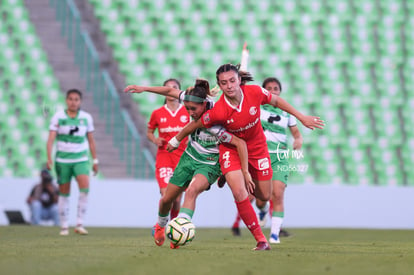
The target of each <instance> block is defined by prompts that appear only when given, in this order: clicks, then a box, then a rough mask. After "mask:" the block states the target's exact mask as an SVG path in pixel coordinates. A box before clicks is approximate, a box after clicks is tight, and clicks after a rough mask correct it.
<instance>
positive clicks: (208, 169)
mask: <svg viewBox="0 0 414 275" xmlns="http://www.w3.org/2000/svg"><path fill="white" fill-rule="evenodd" d="M197 174H201V175H204V176H205V177H206V178H207V180H208V183H209V184H210V185H211V184H213V183H214V182H216V180H217V179H218V177H219V176H220V175H221V170H220V164H219V163H217V164H215V165H208V164H205V163H200V162H198V161H195V160H194V159H192V158H191V157H190V156H189V155H188V154H187V153H185V152H184V153H183V154H182V156H181V158H180V162H178V164H177V167H175V169H174V174H173V176H172V177H171V179H170V183H172V184H174V185H177V186H179V187H187V186H188V185H189V184H190V182H191V180H192V179H193V177H194V176H195V175H197Z"/></svg>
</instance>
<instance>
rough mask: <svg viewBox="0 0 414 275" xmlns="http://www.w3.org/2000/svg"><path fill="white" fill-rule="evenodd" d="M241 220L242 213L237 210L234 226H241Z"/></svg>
mask: <svg viewBox="0 0 414 275" xmlns="http://www.w3.org/2000/svg"><path fill="white" fill-rule="evenodd" d="M240 220H241V217H240V214H239V212H237V216H236V220H235V221H234V223H233V226H232V228H239V224H240Z"/></svg>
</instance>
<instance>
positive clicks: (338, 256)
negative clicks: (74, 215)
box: [0, 226, 414, 275]
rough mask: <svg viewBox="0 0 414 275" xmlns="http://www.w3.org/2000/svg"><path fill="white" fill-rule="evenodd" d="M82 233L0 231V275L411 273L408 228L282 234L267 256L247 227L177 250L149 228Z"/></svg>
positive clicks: (413, 246) (202, 236) (413, 244)
mask: <svg viewBox="0 0 414 275" xmlns="http://www.w3.org/2000/svg"><path fill="white" fill-rule="evenodd" d="M88 230H89V233H90V234H89V235H88V236H79V235H75V234H74V233H73V231H71V234H70V235H69V236H67V237H61V236H59V235H58V232H59V229H58V228H56V227H31V226H2V227H0V274H4V275H6V274H7V275H8V274H78V275H82V274H99V275H101V274H226V275H233V274H293V275H296V274H335V275H338V274H351V275H358V274H364V275H366V274H375V275H379V274H387V275H388V274H392V275H399V274H414V231H412V230H352V229H289V231H290V232H291V233H292V234H293V236H292V237H289V238H282V243H281V244H276V245H272V250H271V251H252V250H251V249H252V248H253V247H254V246H255V241H254V240H253V237H252V236H251V235H250V233H249V232H248V231H247V230H246V229H243V230H242V236H241V237H233V236H232V235H231V232H230V230H229V229H224V228H220V229H210V228H208V229H207V228H197V232H196V237H195V239H194V241H193V242H192V243H190V244H189V245H187V246H183V247H181V248H179V249H177V250H172V249H170V248H169V243H168V242H167V241H166V242H165V243H164V245H163V246H162V247H157V246H156V245H155V244H154V242H153V239H152V237H151V235H150V234H151V233H150V232H151V230H150V229H149V228H146V229H143V228H96V227H90V228H88ZM268 231H269V229H265V233H266V234H268Z"/></svg>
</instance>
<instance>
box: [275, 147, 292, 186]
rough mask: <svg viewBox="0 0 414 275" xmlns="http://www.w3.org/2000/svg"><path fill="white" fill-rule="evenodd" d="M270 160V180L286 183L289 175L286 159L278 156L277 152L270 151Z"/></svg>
mask: <svg viewBox="0 0 414 275" xmlns="http://www.w3.org/2000/svg"><path fill="white" fill-rule="evenodd" d="M270 161H271V163H272V169H273V177H272V180H279V181H281V182H283V183H284V184H287V181H288V177H289V162H288V161H287V159H285V158H282V157H280V159H279V157H278V154H277V153H270Z"/></svg>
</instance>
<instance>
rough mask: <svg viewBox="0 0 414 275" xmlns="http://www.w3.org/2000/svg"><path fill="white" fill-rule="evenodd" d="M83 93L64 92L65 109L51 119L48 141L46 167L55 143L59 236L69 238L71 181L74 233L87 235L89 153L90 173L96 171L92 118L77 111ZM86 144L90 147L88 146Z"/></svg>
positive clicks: (49, 163) (50, 165) (49, 166)
mask: <svg viewBox="0 0 414 275" xmlns="http://www.w3.org/2000/svg"><path fill="white" fill-rule="evenodd" d="M81 100H82V93H81V92H80V91H79V90H77V89H71V90H69V91H67V93H66V105H67V109H66V110H62V111H58V112H57V113H56V114H55V115H54V116H53V117H52V119H51V122H50V126H49V138H48V140H47V168H48V169H51V168H52V166H53V161H52V151H53V144H54V142H55V139H56V140H57V142H56V156H55V170H56V174H57V180H58V184H59V200H58V208H59V216H60V224H61V231H60V235H62V236H66V235H69V229H68V228H69V195H70V182H71V180H72V177H75V179H76V181H77V182H78V186H79V200H78V215H77V223H76V227H75V233H78V234H81V235H87V234H88V231H87V230H86V229H85V228H84V227H83V222H84V216H85V213H86V210H87V205H88V192H89V171H90V167H89V151H90V152H91V155H92V158H93V171H94V173H95V174H96V173H97V172H98V159H97V157H96V149H95V140H94V138H93V131H94V126H93V119H92V116H91V115H90V114H89V113H87V112H85V111H82V110H80V104H81ZM88 144H89V147H88Z"/></svg>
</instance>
